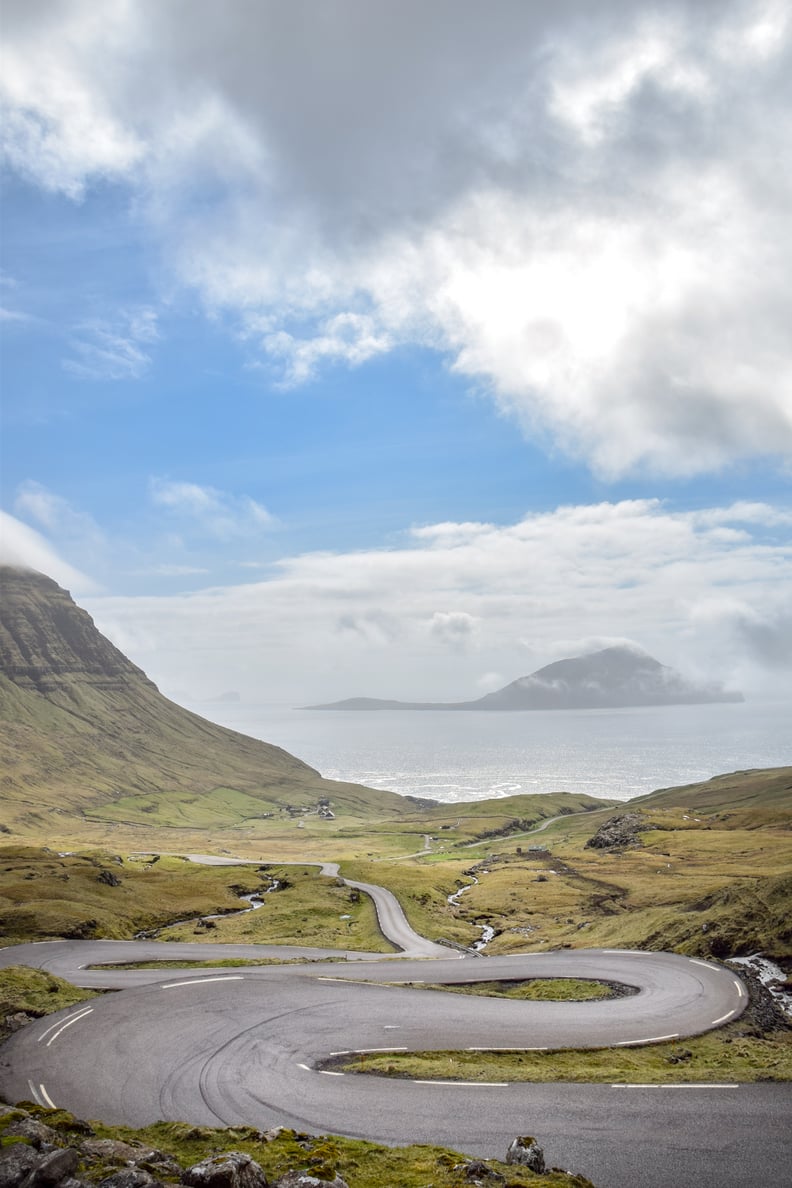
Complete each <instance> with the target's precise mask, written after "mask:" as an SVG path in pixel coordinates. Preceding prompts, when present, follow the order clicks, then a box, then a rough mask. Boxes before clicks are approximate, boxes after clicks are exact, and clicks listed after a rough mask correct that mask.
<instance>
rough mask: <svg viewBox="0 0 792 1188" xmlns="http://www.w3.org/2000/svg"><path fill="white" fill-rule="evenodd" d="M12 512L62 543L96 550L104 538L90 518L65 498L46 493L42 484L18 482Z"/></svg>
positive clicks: (47, 491)
mask: <svg viewBox="0 0 792 1188" xmlns="http://www.w3.org/2000/svg"><path fill="white" fill-rule="evenodd" d="M14 511H15V512H17V514H18V515H20V516H24V517H26V518H27V519H30V520H34V521H35V522H36V523H37V524H38V525H39V526H40V527H41V528H43V529H45V531H47V532H49V533H50V534H51V535H53V536H56V537H58V539H59V540H60V541H61V542H62V543H64V544H66V543H68V544H71V545H72V546H74V544H75V542H79V543H80V544H81V545H82V546H87V547H89V548H90V547H92V548H99V547H100V546H101V545H102V544H103V542H104V537H103V534H102V531H101V529H100V528H99V525H98V524H97V523H96V521H95V520H94V518H93V517H92V516H89V515H88V514H87V513H85V512H81V511H78V510H77V509H76V508H74V507H73V506H72V504H71V503H70V502H69V501H68V499H64V497H63V496H62V495H58V494H56V493H55V492H54V491H50V490H49V488H48V487H45V486H44V484H43V483H38V482H36V481H35V480H34V479H27V480H26V481H25V482H24V483H20V485H19V487H18V488H17V491H16V496H15V498H14Z"/></svg>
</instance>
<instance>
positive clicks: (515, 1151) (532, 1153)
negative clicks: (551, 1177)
mask: <svg viewBox="0 0 792 1188" xmlns="http://www.w3.org/2000/svg"><path fill="white" fill-rule="evenodd" d="M506 1162H507V1163H517V1164H519V1165H520V1166H521V1167H527V1168H529V1169H530V1171H532V1172H537V1173H538V1174H539V1175H541V1174H542V1173H543V1172H544V1170H545V1158H544V1151H543V1150H542V1148H541V1147H540V1146H539V1144H538V1143H537V1141H536V1139H535V1138H534V1137H533V1136H532V1135H527V1134H526V1135H521V1136H518V1137H517V1138H516V1139H513V1140H512V1142H511V1144H510V1145H509V1149H508V1151H507V1152H506Z"/></svg>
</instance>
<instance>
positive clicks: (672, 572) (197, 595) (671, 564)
mask: <svg viewBox="0 0 792 1188" xmlns="http://www.w3.org/2000/svg"><path fill="white" fill-rule="evenodd" d="M710 511H711V513H712V514H711V515H707V514H704V513H702V511H700V510H698V511H693V512H682V511H675V510H673V509H671V508H668V507H665V506H663V505H662V504H660V503H659V502H657V501H653V500H633V501H624V502H621V503H603V504H599V505H593V506H570V507H561V508H558V509H556V510H555V511H552V512H544V513H537V514H533V515H529V516H526V517H525V518H524V519H522V520H520V521H519V522H517V523H515V524H509V525H490V526H489V527H488V528H486V529H482V526H481V525H479V524H473V525H469V526H468V528H467V530H466V529H465V526H464V525H459V528H460V531H459V532H458V533H456V534H454V533H450V532H449V531H448V526H447V525H444V526H443V528H444V530H443V533H442V534H438V535H436V536H434V537H433V536H432V534H431V533H430V532H427V531H426V530H424V529H421V530H419V531H418V532H416V533H414V534H408V535H407V536H405V538H404V539H403V541H402V542H401V547H391V548H389V549H387V550H385V549H380V550H368V551H358V552H348V553H330V552H323V553H308V554H303V555H301V556H295V557H286V558H283V559H282V560H281V561H280V562H279V563H278V565H277V566H275V567H273V571H272V573H271V575H270V576H269V577H268V578H267V579H266V580H263V581H255V582H251V583H249V584H245V585H239V586H235V587H227V588H222V589H221V588H217V589H206V590H202V591H195V592H193V593H191V594H189V595H183V596H168V597H162V598H151V597H142V598H118V597H113V598H102V599H93V600H92V601H91V607H90V609H91V610H92V613H94V614H95V616H96V617H97V620H98V621H99V622H100V623H101V624H102V625H103V626H105V627H106V628H107V629H108V630H110V631H115V630H121V631H122V632H126V633H127V634H128V633H129V632H130V630H131V629H132V628H134V630H135V631H137V632H139V633H140V635H141V638H144V639H148V640H150V641H152V642H151V647H150V648H146V649H141V650H139V651H137V652H135V653H134V654H133V657H132V658H133V659H134V660H135V661H136V662H137V663H139V664H141V665H142V666H143V667H144V668H147V669H149V670H151V675H152V676H153V677H154V679H156V680H158V681H159V682H160V683H162V684H163V685H164V686H165V687H166V688H170V689H181V690H184V689H190V690H192V691H193V694H194V696H196V697H204V696H206V697H208V696H211V695H212V694H213V692H214V690H215V689H216V688H217V687H224V686H233V687H234V688H238V689H240V690H241V691H242V692H243V695H244V696H245V698H246V700H248V699H252V700H255V699H259V700H262V699H266V698H269V699H276V700H286V699H292V700H293V703H294V704H305V703H306V702H309V701H318V700H327V701H330V700H334V699H336V698H341V697H347V696H355V695H363V694H366V695H370V696H382V697H389V696H392V697H401V698H404V699H407V700H424V699H426V700H437V701H445V700H454V699H464V698H465V697H470V696H473V695H474V694H475V692H476V690H477V689H480V688H482V687H484V688H486V687H487V684H490V685H491V684H492V680H493V679H494V678H492V676H491V674H497V676H498V681H499V683H500V684H505V683H507V682H508V681H510V680H514V679H516V678H518V677H520V676H524V675H526V674H527V673H529V672H531V671H533V670H534V669H536V668H538V667H540V666H541V665H543V664H546V663H548V662H550V661H552V660H555V659H558V658H560V657H561V656H563V655H575V654H580V653H582V652H585V651H591V650H595V649H596V648H597V647H599V646H607V645H609V644H612V643H614V642H625V641H626V642H630V643H631V644H633V645H637V646H640V647H642V648H644V649H645V650H646V651H648V652H649V653H650V654H651V655H653V656H655V657H656V658H657V659H658V660H660V661H661V662H662V663H665V664H669V665H671V666H673V667H676V668H678V669H680V670H681V671H682V672H683V673H686V674H688V675H690V676H695V677H696V678H706V679H713V680H724V681H726V682H733V680H734V677H735V673H738V674H739V676H740V678H741V679H742V678H743V677H746V678H747V677H748V676H751V673H753V677H754V678H756V679H755V682H754V683H755V685H757V686H760V685H761V682H762V679H763V678H761V676H758V675H757V673H758V672H760V669H757V668H756V665H755V664H754V667H753V668H751V666H750V664H749V661H751V663H753V661H754V660H755V659H756V655H755V649H754V647H753V645H751V644H749V642H748V641H746V640H743V641H742V644H741V646H739V647H737V646H735V639H736V633H735V608H736V609H737V610H738V611H739V613H741V614H743V615H745V614H746V613H747V611H748V609H749V608H752V612H753V614H754V615H755V616H756V617H757V619H758V620H759V621H765V620H767V621H770V620H771V618H772V615H773V614H775V612H776V611H777V609H778V604H777V593H776V592H777V591H778V590H779V589H781V588H785V589H789V587H790V583H791V582H792V540H791V539H790V535H789V531H788V528H782V529H781V530H779V529H778V528H774V529H773V531H774V533H775V534H776V538H775V539H773V540H770V539H768V535H767V530H766V529H767V526H766V525H765V524H763V523H762V522H761V518H760V516H759V512H758V510H756V509H755V511H754V517H755V518H754V522H753V527H752V528H751V530H750V531H748V532H747V533H746V535H745V536H744V537H742V538H741V539H740V540H738V541H729V542H724V540H723V538H722V535H721V530H722V527H723V525H724V524H728V523H729V516H730V514H731V513H730V511H729V508H728V507H721V508H713V509H710ZM743 514H744V512H743V511H741V510H740V508H739V506H738V508H737V509H736V510H735V512H734V515H735V516H736V518H737V520H739V517H740V516H741V515H743ZM773 514H774V512H773V509H772V508H768V509H767V515H766V517H765V518H766V519H769V520H772V518H773ZM709 521H712V522H709ZM743 523H744V521H743ZM438 606H442V607H443V608H444V609H443V611H441V612H438V610H437V607H438ZM340 608H341V609H340ZM459 641H462V642H464V641H469V642H470V644H471V646H468V647H464V646H453V645H454V643H456V642H459ZM449 642H450V643H451V645H452V646H449ZM738 661H739V663H738ZM482 673H485V674H486V673H489V674H490V676H489V677H487V676H485V677H484V678H482ZM501 675H502V678H503V679H501ZM752 679H753V678H752ZM482 680H484V682H485V683H484V684H483V685H482V684H481V682H482Z"/></svg>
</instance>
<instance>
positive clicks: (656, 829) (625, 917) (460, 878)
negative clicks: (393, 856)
mask: <svg viewBox="0 0 792 1188" xmlns="http://www.w3.org/2000/svg"><path fill="white" fill-rule="evenodd" d="M790 786H792V769H790V768H781V769H775V770H768V771H759V772H743V773H734V774H732V775H729V776H723V777H720V778H719V779H717V780H711V781H707V782H706V783H703V784H699V785H692V786H688V787H683V788H678V789H664V790H662V791H661V792H659V793H655V794H653V795H652V796H649V797H644V798H642V799H641V800H640V801H630V802H629V803H627V804H619V805H618V806H613V805H610V806H607V805H606V806H604V807H598V808H594V809H589V810H588V811H583V812H577V813H572V814H570V813H565V814H563V815H561V818H560V819H559V820H557V821H554V822H552V823H550V824H548V825H547V827H546V828H544V829H541V830H540V831H534V832H533V833H519V832H513V833H512V832H503V831H502V832H500V833H496V834H495V835H494V836H492V837H488V838H485V839H484V840H483V841H481V842H480V843H479V844H477V845H470V844H469V843H468V844H465V843H464V842H462V841H460V840H456V832H457V829H462V828H464V829H465V830H466V831H467V834H468V835H470V834H471V833H475V830H476V825H475V824H473V825H472V824H471V821H470V820H468V821H465V822H464V823H462V824H460V826H458V827H455V829H454V830H453V831H448V832H446V831H444V832H438V833H436V834H434V835H433V836H434V837H435V838H436V839H437V844H434V845H433V847H432V852H431V853H429V854H426V855H424V856H421V857H416V858H413V859H410V860H405V861H402V862H400V863H398V864H394V863H384V862H372V861H367V862H354V863H347V864H345V866H344V872H345V873H349V874H350V875H352V876H353V877H357V878H363V879H367V880H369V881H377V882H381V883H384V884H385V885H386V886H388V887H390V888H391V889H392V890H394V891H395V892H396V894H397V895H399V897H400V898H401V899H402V900H403V903H404V906H405V910H406V912H407V914H408V916H409V918H410V920H411V922H412V923H413V925H414V926H415V927H416V928H418V929H419V930H424V931H426V932H427V935H429V936H432V937H435V938H437V937H439V936H446V937H448V938H450V939H453V940H457V941H460V942H463V943H469V942H470V941H472V940H473V939H476V938H478V937H479V935H480V933H481V926H482V925H485V924H486V925H489V926H490V927H492V928H494V929H495V932H496V935H495V937H494V939H493V940H492V941H491V942H490V944H489V945H488V946H487V952H488V953H493V954H495V953H505V952H517V951H535V950H540V949H546V948H548V947H554V946H564V947H571V948H580V947H585V946H599V945H603V946H605V947H609V948H615V947H626V948H639V947H640V948H650V949H675V950H678V951H680V952H683V953H690V954H700V955H702V956H724V955H727V954H728V955H735V954H740V953H748V952H755V951H758V950H761V951H765V952H766V953H767V954H768V955H772V956H774V957H776V958H779V959H781V960H789V959H792V924H791V923H790V921H792V874H791V873H790V872H792V793H791V792H790ZM537 799H542V798H537ZM498 803H499V802H488V803H485V804H481V805H477V806H462V807H463V808H464V809H465V810H467V809H468V808H471V809H472V808H474V807H475V809H476V810H477V813H478V812H480V814H481V817H482V818H486V817H487V815H488V814H490V813H493V812H494V811H496V806H497V805H498ZM449 807H450V806H446V811H448V808H449ZM438 812H439V810H437V809H433V810H431V814H435V813H438ZM527 812H528V809H527V807H526V813H527ZM624 813H630V814H632V813H640V816H639V818H638V820H639V827H638V828H637V831H636V834H635V841H634V843H633V844H629V845H625V846H616V847H614V848H605V849H598V848H593V847H590V846H587V845H586V843H587V841H589V839H591V838H592V837H593V836H594V834H595V833H596V832H597V830H598V828H599V826H600V825H601V824H602V823H603V822H604V821H606V820H608V819H609V818H611V817H613V816H616V815H621V814H624ZM508 816H509V815H508V814H505V818H507V819H508ZM476 819H477V817H476V815H473V821H474V822H475V820H476ZM474 877H475V878H476V879H477V880H478V883H477V885H475V886H471V887H470V889H469V890H467V891H465V892H464V894H463V895H462V897H461V899H460V901H459V904H458V906H456V907H454V906H452V905H449V904H448V903H447V896H448V895H449V894H450V893H452V892H453V891H455V890H456V888H457V887H458V886H460V885H464V884H469V883H471V882H472V879H473V878H474Z"/></svg>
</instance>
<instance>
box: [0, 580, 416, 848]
mask: <svg viewBox="0 0 792 1188" xmlns="http://www.w3.org/2000/svg"><path fill="white" fill-rule="evenodd" d="M0 723H1V724H2V734H1V737H0V796H1V797H2V809H1V810H0V827H1V828H4V829H6V830H9V829H10V830H11V831H12V832H13V833H14V834H16V835H22V836H32V835H40V834H41V832H42V830H46V829H47V828H48V827H49V828H52V829H53V833H54V834H55V835H57V834H58V833H59V832H62V827H63V822H64V819H65V818H69V819H74V820H75V822H76V821H77V820H78V819H79V820H81V821H86V820H107V821H113V820H116V821H118V820H124V821H129V822H133V823H144V824H178V823H182V822H185V821H187V820H189V821H190V823H195V824H198V825H199V826H200V825H206V824H207V823H211V824H212V825H217V826H222V825H224V824H226V825H230V824H234V823H237V824H238V823H240V822H242V821H245V820H250V819H255V818H257V817H258V818H260V817H263V816H265V815H267V814H270V813H275V814H278V813H280V814H283V813H285V812H287V811H288V809H287V806H292V809H299V808H301V807H305V806H312V805H316V804H317V802H318V800H319V799H320V798H329V799H330V800H331V801H332V804H333V809H334V811H335V812H336V813H338V812H341V813H344V814H350V815H352V816H361V815H371V814H374V815H377V814H380V815H381V814H387V815H389V816H398V815H400V814H401V813H403V812H408V811H409V812H414V811H415V805H414V804H410V803H409V802H408V801H407V800H405V798H403V797H401V796H398V795H396V794H395V793H389V792H379V791H376V790H374V789H369V788H363V787H361V786H358V785H354V784H342V783H337V782H334V781H328V780H324V779H323V778H322V777H321V776H320V775H319V773H318V772H316V771H315V770H314V769H313V768H311V767H309V766H308V765H307V764H305V763H303V762H301V761H300V760H299V759H296V758H295V757H294V756H293V755H290V754H288V753H287V752H286V751H283V750H281V749H280V748H279V747H275V746H271V745H270V744H268V743H264V742H260V741H259V740H257V739H253V738H248V737H247V736H246V735H243V734H238V733H237V732H236V731H233V730H228V729H226V728H224V727H222V726H217V725H215V724H214V723H212V722H207V721H206V720H205V719H203V718H200V717H198V716H197V715H196V714H193V713H190V712H189V711H188V710H185V709H183V708H182V707H181V706H178V705H176V704H175V703H174V702H172V701H169V700H168V699H167V698H165V697H163V696H162V694H160V692H159V691H158V689H157V687H156V685H154V683H153V682H152V681H150V680H149V679H148V677H147V676H146V675H145V673H143V672H142V671H141V670H140V669H139V668H137V667H136V665H134V664H133V663H132V662H131V661H130V660H128V659H127V657H126V656H124V655H123V653H122V652H120V651H119V650H118V649H117V648H116V647H114V646H113V644H111V643H110V641H109V640H107V639H106V638H105V637H104V636H103V635H101V634H100V632H99V631H98V630H97V629H96V627H95V626H94V623H93V620H92V619H91V618H90V616H89V615H88V614H87V613H86V612H85V611H84V610H81V609H80V608H79V607H78V606H76V604H75V603H74V602H73V600H72V598H71V596H70V595H69V594H68V592H67V591H66V590H63V589H61V587H59V586H58V585H57V584H56V583H55V582H54V581H52V580H51V579H50V578H48V577H45V576H44V575H43V574H39V573H34V572H31V571H27V570H21V569H15V568H11V567H7V566H4V567H0ZM171 810H173V811H174V812H175V813H176V815H177V820H176V821H174V820H171V819H170V814H171Z"/></svg>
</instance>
